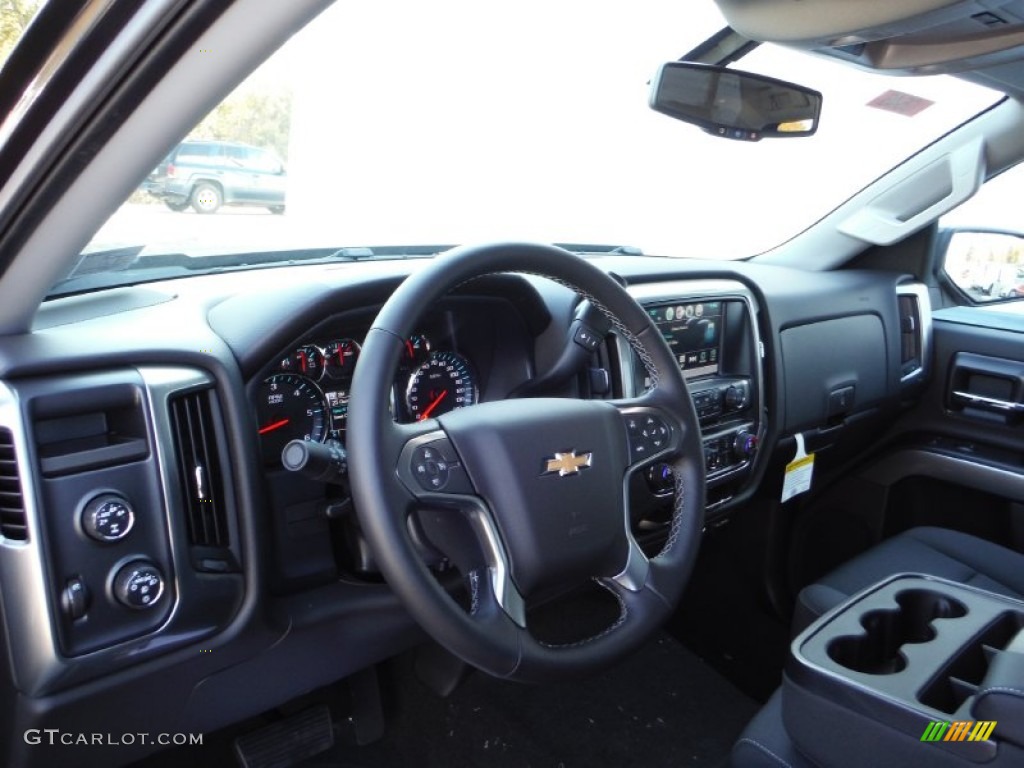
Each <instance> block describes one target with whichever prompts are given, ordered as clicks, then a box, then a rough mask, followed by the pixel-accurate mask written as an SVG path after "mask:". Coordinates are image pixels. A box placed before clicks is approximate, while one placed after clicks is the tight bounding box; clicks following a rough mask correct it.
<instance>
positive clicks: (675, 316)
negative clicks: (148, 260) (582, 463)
mask: <svg viewBox="0 0 1024 768" xmlns="http://www.w3.org/2000/svg"><path fill="white" fill-rule="evenodd" d="M595 262H596V263H598V264H599V265H600V266H601V268H603V269H605V270H607V271H608V272H613V273H615V274H616V275H618V276H620V278H621V279H622V280H623V282H625V283H626V284H627V290H628V291H629V292H630V293H631V295H632V296H633V297H634V299H636V301H638V302H639V303H640V304H641V305H642V306H643V307H644V309H645V310H646V311H647V313H648V316H649V317H650V318H651V319H652V320H653V321H654V323H655V326H656V327H657V329H658V331H659V332H660V333H661V334H662V336H663V338H664V339H665V340H666V342H667V343H668V344H669V346H670V348H671V349H672V351H673V353H674V355H675V359H676V361H677V363H678V364H679V365H680V367H681V369H682V371H683V373H684V376H685V378H686V380H687V383H688V385H689V389H690V392H691V395H692V397H693V401H694V405H695V409H696V411H697V416H698V419H699V424H700V429H701V436H702V441H703V447H704V461H705V467H706V470H707V494H708V497H707V500H706V501H707V503H706V509H707V516H708V521H709V523H710V524H714V523H716V522H717V521H720V520H726V519H728V517H729V516H730V515H733V514H741V513H744V514H745V513H750V509H749V502H750V501H751V499H754V498H756V497H757V496H758V495H761V494H774V493H775V489H774V487H773V486H772V482H773V476H774V475H773V471H774V470H773V468H774V467H777V466H778V462H779V461H783V462H784V461H786V460H788V458H789V457H791V455H792V453H791V451H792V449H791V447H790V446H791V445H792V441H791V440H790V441H789V442H788V443H787V442H786V441H787V439H788V438H789V436H790V435H792V434H793V432H794V431H800V432H802V433H803V434H804V435H805V437H806V440H807V444H808V449H809V450H813V449H815V447H816V446H821V445H828V446H831V447H829V448H828V450H827V451H822V452H821V456H822V457H823V458H822V463H823V464H824V463H825V461H826V460H827V459H828V458H829V457H830V456H836V457H837V461H838V460H841V458H842V457H843V456H844V453H843V451H845V450H850V451H853V450H856V449H857V444H858V443H857V440H856V439H849V438H846V437H843V436H844V435H848V434H851V433H850V432H849V428H848V427H847V426H846V425H852V424H856V423H857V422H858V420H860V419H867V420H869V422H870V424H873V425H876V426H877V424H878V423H879V420H880V419H884V418H885V415H886V413H889V412H891V408H892V407H895V406H896V405H897V404H898V402H899V401H900V399H901V398H902V397H904V396H905V394H906V392H907V391H908V390H907V387H908V386H912V384H913V382H912V379H913V377H912V376H908V370H909V369H908V366H911V367H913V365H914V360H913V354H914V353H913V350H914V349H915V348H916V349H917V350H918V351H917V353H916V354H917V355H918V357H922V352H921V345H920V344H918V345H917V346H916V347H915V345H914V344H909V345H908V344H907V343H905V342H906V340H905V339H901V328H907V327H914V328H918V329H921V333H924V329H923V327H922V324H921V322H920V318H918V322H917V323H916V325H915V324H914V323H904V322H902V320H901V314H900V312H901V311H902V310H901V308H902V307H903V300H902V299H903V296H904V293H900V291H901V290H902V288H901V286H900V280H899V276H898V275H894V274H883V273H877V272H875V273H869V272H854V271H851V272H847V273H821V274H808V273H802V272H796V271H794V270H786V269H784V268H764V267H755V266H753V265H744V264H738V265H729V266H728V268H727V269H723V267H722V265H720V264H717V263H702V262H692V263H690V262H687V263H685V264H683V263H680V262H677V261H674V260H669V259H655V258H645V257H626V256H618V257H603V258H600V259H595ZM415 268H416V265H415V264H413V263H406V262H401V263H379V264H374V263H367V264H345V265H340V266H335V265H331V266H328V267H323V266H306V267H299V266H296V267H284V268H280V269H273V270H254V271H252V272H247V273H238V274H231V275H210V276H205V277H200V278H192V279H188V280H179V281H168V282H167V283H164V284H155V285H150V286H140V287H135V288H127V289H119V290H114V291H106V292H100V293H97V294H91V295H86V296H82V297H75V298H70V299H64V300H60V301H56V302H49V303H48V304H47V305H45V306H44V307H43V308H42V310H41V311H40V313H39V316H38V318H37V321H36V328H35V330H34V332H33V333H31V334H27V335H26V336H24V337H19V338H4V339H0V490H2V493H0V507H2V508H0V593H2V606H3V611H4V620H5V623H6V629H7V632H6V635H5V636H4V639H3V642H4V643H5V645H6V647H5V648H4V649H3V650H4V651H5V653H6V655H7V656H8V657H9V658H10V659H12V668H13V669H16V670H17V680H16V681H15V685H14V686H13V687H12V688H11V690H16V691H18V692H19V693H18V695H19V696H26V697H29V698H30V699H31V700H33V701H36V702H43V703H45V706H42V707H41V709H40V710H39V711H45V713H46V718H45V722H46V727H62V726H63V727H67V728H68V729H69V730H76V731H80V730H96V731H102V730H103V729H104V727H103V717H102V716H101V715H103V713H105V712H116V713H117V714H118V717H119V718H121V719H122V722H123V723H124V724H125V728H126V729H130V728H132V727H135V728H137V729H138V730H146V727H145V724H144V723H143V722H142V721H141V720H142V719H144V718H143V717H142V714H141V713H147V712H148V713H150V714H151V715H152V714H154V713H155V716H159V717H160V719H161V721H162V722H166V723H176V724H177V725H176V726H175V727H178V728H180V729H181V730H190V729H194V730H211V729H213V728H216V727H218V726H220V725H223V724H227V723H230V722H235V721H237V720H239V719H242V718H244V717H248V716H251V715H252V714H254V713H257V712H259V711H262V710H264V709H267V708H269V707H271V706H274V705H276V704H277V703H278V702H279V701H281V700H284V699H286V698H288V697H291V696H295V695H298V694H299V693H301V692H303V691H306V690H310V689H311V688H314V687H316V686H318V685H323V684H325V683H327V682H329V681H331V680H335V679H338V678H340V677H343V676H345V675H347V674H351V673H352V672H354V671H356V670H359V669H362V668H364V667H366V666H367V665H370V664H373V663H374V662H376V661H378V660H381V659H383V658H386V657H388V656H390V655H393V654H394V653H397V652H399V651H401V650H403V649H405V648H408V647H409V646H410V644H413V643H415V642H417V641H418V639H419V638H420V637H421V634H420V631H419V629H418V628H417V626H416V625H415V624H414V623H413V621H412V619H411V618H410V617H409V615H408V614H407V613H406V611H405V609H404V608H403V607H402V606H401V605H400V604H399V602H398V600H397V598H396V597H395V595H394V594H393V593H392V592H391V590H390V589H389V588H388V586H387V585H386V584H385V583H383V581H382V580H381V578H380V576H379V574H378V572H377V569H376V566H375V563H374V562H373V557H372V555H371V553H370V552H369V550H368V548H367V547H366V545H365V542H364V541H363V539H362V535H361V531H360V528H359V523H358V519H357V516H356V514H355V510H354V509H353V507H352V502H351V499H350V498H349V495H348V491H347V488H346V487H345V485H344V483H335V482H325V481H323V480H317V479H315V478H312V477H310V476H308V475H306V474H303V473H302V472H298V471H293V470H292V469H289V468H288V467H286V466H285V465H284V464H283V463H282V461H281V453H282V450H283V448H284V446H285V445H287V444H288V443H289V441H292V440H299V441H302V442H308V443H310V444H313V443H317V444H321V445H324V446H329V445H332V444H340V445H343V444H344V443H345V441H346V438H347V422H348V416H349V413H348V405H349V395H350V386H351V382H352V371H353V370H354V368H355V366H356V365H357V364H358V360H359V353H360V349H361V345H362V342H363V339H364V338H365V336H366V334H367V332H368V330H369V329H370V328H371V327H372V325H373V321H374V318H375V316H376V314H377V312H378V310H379V308H380V307H381V306H382V305H383V303H384V302H385V301H386V299H387V298H388V296H389V295H390V294H391V292H392V291H393V290H394V289H395V288H396V287H397V285H398V284H399V283H400V282H401V280H402V279H403V278H404V277H405V275H406V274H408V273H410V272H411V271H413V270H414V269H415ZM905 293H906V292H905ZM906 295H907V296H909V297H911V298H912V297H913V295H914V294H913V293H912V292H910V293H906ZM809 296H812V297H815V298H814V299H813V300H809V299H808V297H809ZM898 297H899V301H898ZM918 309H920V307H918ZM582 321H589V315H587V314H586V307H585V302H581V300H580V297H579V296H577V295H576V294H575V293H574V292H572V291H571V290H569V289H567V288H565V287H563V286H561V285H558V284H555V283H552V282H550V281H546V280H544V279H542V278H536V277H532V276H523V275H500V276H494V277H490V278H486V279H481V280H478V281H474V282H473V283H471V284H467V285H465V286H463V287H461V288H460V289H459V290H458V291H456V292H455V293H453V294H451V295H449V296H448V297H446V298H445V299H444V300H442V301H441V302H438V303H437V305H435V306H431V307H429V308H425V310H424V312H423V315H422V317H421V318H419V320H418V321H417V324H416V332H415V333H414V334H412V335H410V336H409V338H407V339H404V340H403V341H404V344H403V348H404V352H403V354H402V355H401V359H399V360H396V361H395V368H394V375H393V377H392V379H391V382H392V383H391V392H390V395H391V414H392V418H393V419H395V420H396V421H397V422H402V423H411V422H415V421H416V420H418V419H425V418H427V419H428V418H431V417H433V416H436V415H438V414H441V413H444V412H445V411H448V410H453V409H456V408H467V407H469V406H471V405H472V404H475V403H481V402H493V401H498V400H503V399H507V398H512V397H532V396H544V397H568V398H579V399H591V400H596V399H604V400H614V399H615V398H620V397H627V398H628V397H634V396H637V395H638V394H641V393H642V392H643V390H644V389H645V388H646V387H648V386H650V384H651V382H650V381H648V380H646V378H645V374H644V368H643V366H642V365H640V362H639V360H637V359H636V357H635V356H634V354H633V352H632V350H631V348H630V347H629V345H628V344H626V343H625V341H624V339H622V338H621V337H620V336H619V335H618V334H617V333H616V331H615V329H614V328H602V329H599V332H598V333H597V334H596V335H589V334H582V335H581V334H580V333H579V328H580V323H581V322H582ZM922 338H923V337H922ZM907 349H910V350H911V352H910V353H909V354H910V357H909V358H907V359H904V356H905V354H907V353H905V350H907ZM836 393H839V395H840V397H836V396H835V395H836ZM887 408H888V409H890V410H889V411H887V410H886V409H887ZM467 413H468V412H467ZM871 420H873V421H871ZM627 428H628V425H627ZM642 428H643V425H638V429H639V430H641V431H642ZM871 434H872V435H873V434H874V433H871ZM637 445H638V446H643V445H644V444H643V442H642V441H640V442H638V443H637ZM847 445H850V446H851V447H850V448H849V449H847V448H846V446H847ZM770 470H771V471H770ZM10 489H14V491H15V492H12V491H11V490H10ZM672 493H673V484H672V478H671V477H670V476H667V475H666V467H665V466H661V465H658V464H653V465H652V466H650V467H648V468H646V470H645V471H644V472H638V473H634V475H633V476H632V479H631V485H630V487H629V502H630V509H629V515H630V522H631V525H632V526H633V529H634V532H635V536H636V538H637V541H638V542H639V543H640V544H641V545H642V546H643V547H644V548H645V549H648V548H649V549H651V550H657V548H658V547H660V546H661V544H662V543H663V542H664V541H665V538H666V537H667V536H668V535H669V531H668V520H669V519H670V513H671V508H672ZM422 555H423V558H424V560H425V562H426V563H427V564H428V565H429V566H431V567H432V568H434V570H435V572H436V573H437V576H438V578H440V579H444V578H448V577H450V576H451V575H452V569H451V565H450V564H449V563H447V562H445V560H444V558H443V557H439V556H438V555H437V553H432V552H430V551H429V550H427V549H424V551H423V553H422ZM133 587H135V588H134V589H133ZM144 590H145V591H144ZM147 597H148V598H149V599H148V600H146V599H145V598H147ZM198 648H203V649H213V652H204V653H203V654H199V653H198V652H197V650H196V649H198ZM325 648H330V649H332V652H331V653H329V654H325V653H324V652H323V649H325ZM281 669H287V670H288V674H287V675H286V676H282V675H281V674H280V673H279V670H281ZM266 679H273V680H274V683H275V684H274V685H272V686H270V685H265V684H263V683H262V681H264V680H266ZM85 690H88V691H89V695H88V696H85V697H84V698H82V693H81V692H82V691H85ZM153 690H161V691H162V692H163V695H162V697H161V700H160V701H159V702H157V703H154V702H153V700H152V691H153ZM83 702H85V704H83ZM7 706H12V707H13V706H15V705H14V704H13V703H11V702H8V704H7ZM148 716H150V715H147V717H148ZM24 718H25V720H24V722H25V723H26V727H31V724H32V723H33V722H37V720H34V719H33V718H37V716H36V715H33V714H31V713H27V714H25V715H24ZM39 722H41V720H39ZM40 759H41V758H40Z"/></svg>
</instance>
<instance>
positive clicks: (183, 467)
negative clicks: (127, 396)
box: [170, 389, 230, 548]
mask: <svg viewBox="0 0 1024 768" xmlns="http://www.w3.org/2000/svg"><path fill="white" fill-rule="evenodd" d="M170 410H171V424H172V426H173V428H174V447H175V452H176V454H177V459H178V476H179V478H180V481H179V482H180V483H181V493H182V498H183V499H184V501H185V513H186V515H187V523H188V533H189V540H190V542H191V543H192V545H193V546H201V547H220V548H225V547H227V546H228V545H229V544H230V541H229V535H228V524H227V509H226V499H225V496H224V477H223V474H222V472H221V465H220V455H219V451H218V449H217V426H216V420H215V418H214V411H215V410H216V398H215V395H214V392H213V390H212V389H206V390H201V391H198V392H189V393H188V394H185V395H179V396H177V397H175V398H172V399H171V401H170Z"/></svg>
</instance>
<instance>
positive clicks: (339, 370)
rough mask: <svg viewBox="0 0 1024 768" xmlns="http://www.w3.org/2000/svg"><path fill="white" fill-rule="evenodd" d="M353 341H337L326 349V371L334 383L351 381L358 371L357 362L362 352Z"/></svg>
mask: <svg viewBox="0 0 1024 768" xmlns="http://www.w3.org/2000/svg"><path fill="white" fill-rule="evenodd" d="M361 349H362V348H361V347H360V346H359V344H358V343H357V342H356V341H355V340H353V339H337V340H336V341H332V342H330V343H329V344H328V345H327V346H326V347H324V370H325V371H326V372H327V377H328V378H330V379H333V380H334V381H344V380H346V379H351V378H352V374H353V373H354V372H355V370H356V361H357V360H358V359H359V352H360V351H361Z"/></svg>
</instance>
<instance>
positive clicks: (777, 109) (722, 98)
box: [650, 61, 821, 141]
mask: <svg viewBox="0 0 1024 768" xmlns="http://www.w3.org/2000/svg"><path fill="white" fill-rule="evenodd" d="M650 106H651V109H653V110H655V111H656V112H661V113H662V114H664V115H668V116H669V117H674V118H676V119H677V120H682V121H683V122H684V123H692V124H693V125H696V126H698V127H700V128H703V129H704V130H705V131H707V132H708V133H710V134H712V135H714V136H721V137H722V138H726V139H739V140H741V141H760V140H761V139H763V138H769V137H775V138H779V137H792V136H810V135H811V134H813V133H814V132H815V131H816V130H817V129H818V115H819V114H820V113H821V94H820V93H818V92H817V91H814V90H811V89H810V88H804V87H803V86H800V85H794V84H793V83H787V82H784V81H782V80H775V79H774V78H771V77H764V76H762V75H755V74H751V73H750V72H740V71H739V70H735V69H729V68H727V67H713V66H710V65H707V64H697V63H694V62H689V61H670V62H668V63H666V64H662V65H661V68H660V69H659V70H658V73H657V75H655V77H654V80H652V81H651V95H650Z"/></svg>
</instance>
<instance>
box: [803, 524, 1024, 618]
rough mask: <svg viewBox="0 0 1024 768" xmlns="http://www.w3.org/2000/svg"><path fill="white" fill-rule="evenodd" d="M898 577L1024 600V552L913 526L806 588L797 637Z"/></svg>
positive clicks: (955, 532) (956, 534) (946, 532)
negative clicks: (935, 579) (916, 576)
mask: <svg viewBox="0 0 1024 768" xmlns="http://www.w3.org/2000/svg"><path fill="white" fill-rule="evenodd" d="M896 573H924V574H928V575H929V576H939V577H941V578H943V579H949V580H950V581H957V582H960V583H961V584H968V585H970V586H972V587H977V588H978V589H984V590H987V591H989V592H996V593H998V594H1000V595H1006V596H1008V597H1014V598H1017V599H1018V600H1024V554H1021V553H1020V552H1015V551H1014V550H1012V549H1007V548H1006V547H1002V546H1000V545H999V544H993V543H992V542H991V541H986V540H984V539H979V538H978V537H977V536H971V535H970V534H966V533H960V532H959V531H951V530H949V529H947V528H930V527H922V528H911V529H910V530H909V531H905V532H903V533H901V534H899V535H897V536H893V537H892V538H891V539H886V540H885V541H883V542H882V543H881V544H878V545H877V546H875V547H873V548H872V549H869V550H868V551H867V552H864V553H863V554H860V555H858V556H857V557H855V558H853V559H852V560H850V561H848V562H846V563H844V564H843V565H841V566H839V567H838V568H836V569H835V570H834V571H832V572H831V573H829V574H828V575H827V576H825V577H824V578H822V579H821V580H820V581H818V582H817V583H816V584H811V585H809V586H807V587H804V589H803V590H801V591H800V594H799V596H798V597H797V602H796V607H795V609H794V612H793V630H794V634H796V633H798V632H800V631H801V630H803V629H804V628H805V627H806V626H808V625H809V624H810V623H811V622H812V621H814V620H815V619H816V618H818V617H819V616H821V615H822V614H824V613H826V612H827V611H829V610H830V609H832V608H834V607H835V606H837V605H839V603H841V602H843V601H844V600H846V598H848V597H850V596H851V595H854V594H856V593H857V592H860V591H861V590H862V589H864V588H866V587H870V586H871V585H872V584H875V583H877V582H879V581H881V580H882V579H884V578H886V577H887V576H892V575H893V574H896Z"/></svg>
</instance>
